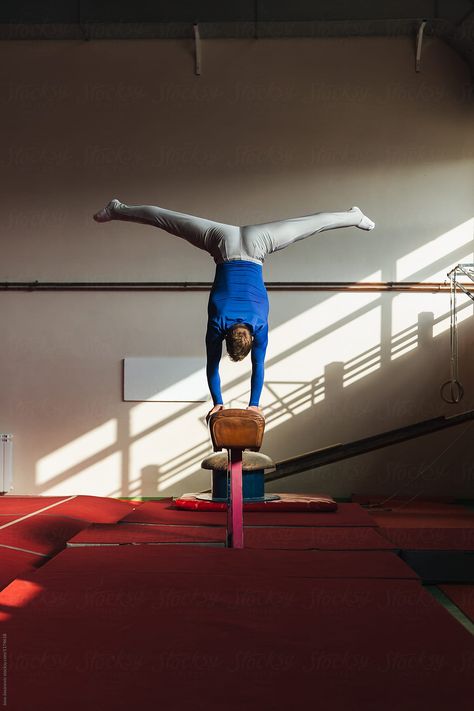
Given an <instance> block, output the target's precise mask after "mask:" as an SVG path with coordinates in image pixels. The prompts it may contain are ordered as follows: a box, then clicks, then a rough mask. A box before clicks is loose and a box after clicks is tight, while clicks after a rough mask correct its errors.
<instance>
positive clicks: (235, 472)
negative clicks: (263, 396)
mask: <svg viewBox="0 0 474 711" xmlns="http://www.w3.org/2000/svg"><path fill="white" fill-rule="evenodd" d="M209 430H210V433H211V439H212V446H213V448H214V451H215V452H218V451H220V450H221V449H227V451H228V462H229V464H228V473H229V475H230V497H229V504H228V506H227V547H228V548H243V547H244V521H243V496H242V452H243V451H244V449H250V450H252V451H253V452H258V450H259V449H260V447H261V446H262V440H263V433H264V431H265V419H264V417H263V416H262V415H260V414H259V413H258V412H256V411H255V410H238V409H230V410H221V411H220V412H216V413H215V414H214V415H212V416H211V418H210V419H209Z"/></svg>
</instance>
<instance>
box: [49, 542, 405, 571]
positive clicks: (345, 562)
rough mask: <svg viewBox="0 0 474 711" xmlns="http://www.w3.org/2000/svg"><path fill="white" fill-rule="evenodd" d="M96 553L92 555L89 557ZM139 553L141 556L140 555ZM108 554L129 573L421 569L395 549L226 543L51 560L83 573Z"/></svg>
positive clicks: (107, 566)
mask: <svg viewBox="0 0 474 711" xmlns="http://www.w3.org/2000/svg"><path fill="white" fill-rule="evenodd" d="M89 556H91V557H89ZM134 556H136V557H134ZM98 560H103V564H104V570H103V573H104V574H106V575H107V576H108V575H117V576H118V577H120V576H123V575H125V574H126V573H125V571H127V570H129V566H130V565H131V566H132V567H133V566H134V565H139V566H141V565H143V566H145V567H146V566H147V565H152V566H153V569H154V570H155V572H161V573H168V572H173V573H186V574H189V573H191V574H192V575H194V574H204V575H216V576H222V575H237V576H242V577H255V576H268V575H270V576H277V577H279V578H284V577H291V578H293V577H295V578H301V577H304V578H386V579H406V580H416V579H417V575H416V573H415V572H414V571H413V570H412V569H411V568H410V567H409V566H408V565H406V564H405V563H404V562H403V561H402V560H401V558H399V557H398V556H397V555H396V554H395V553H392V552H389V551H298V550H292V551H281V550H250V549H243V550H238V549H226V548H221V547H210V546H183V547H179V546H173V547H172V548H170V547H168V546H126V545H124V546H105V547H103V548H101V547H100V546H91V547H83V546H78V547H73V548H67V549H66V550H64V551H62V552H61V553H59V554H58V555H57V556H56V557H55V558H53V559H52V560H50V561H49V562H48V564H47V565H48V570H49V571H50V574H51V575H53V574H54V571H55V570H57V569H61V570H62V569H66V568H68V569H70V570H71V575H73V576H75V575H76V572H74V571H77V574H78V575H79V569H80V567H81V565H83V566H84V567H85V568H87V567H88V566H89V565H92V564H95V562H97V561H98Z"/></svg>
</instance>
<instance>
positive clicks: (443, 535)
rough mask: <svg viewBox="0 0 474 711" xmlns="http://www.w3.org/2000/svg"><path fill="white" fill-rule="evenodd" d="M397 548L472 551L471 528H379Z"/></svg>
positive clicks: (472, 532)
mask: <svg viewBox="0 0 474 711" xmlns="http://www.w3.org/2000/svg"><path fill="white" fill-rule="evenodd" d="M380 532H381V533H382V535H383V536H385V538H387V539H388V540H389V541H391V542H392V543H393V544H394V545H395V546H396V547H397V548H401V549H405V550H438V551H442V550H453V551H456V550H458V551H459V550H461V551H474V527H473V528H381V529H380Z"/></svg>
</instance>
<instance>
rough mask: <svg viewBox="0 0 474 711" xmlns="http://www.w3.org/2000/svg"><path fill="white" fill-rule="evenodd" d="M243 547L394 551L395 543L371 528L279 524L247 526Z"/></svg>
mask: <svg viewBox="0 0 474 711" xmlns="http://www.w3.org/2000/svg"><path fill="white" fill-rule="evenodd" d="M244 546H245V548H265V549H272V548H273V549H281V550H305V549H315V550H335V551H336V550H340V551H344V550H365V551H371V550H394V549H395V547H396V546H394V545H393V543H390V541H387V539H385V538H383V536H381V535H380V534H379V533H377V531H375V530H374V529H373V528H365V527H364V526H358V527H354V528H349V527H348V526H345V527H344V526H343V527H341V528H336V527H335V526H326V527H324V526H318V527H317V528H316V527H315V528H309V527H303V526H293V527H290V528H284V527H281V526H275V527H273V528H271V527H268V528H267V527H263V526H256V527H255V528H246V529H245V535H244Z"/></svg>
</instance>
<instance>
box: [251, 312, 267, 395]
mask: <svg viewBox="0 0 474 711" xmlns="http://www.w3.org/2000/svg"><path fill="white" fill-rule="evenodd" d="M267 344H268V324H265V326H264V327H263V328H261V329H260V330H259V331H257V333H256V334H255V336H254V339H253V345H252V380H251V391H250V402H249V405H256V406H257V407H258V403H259V402H260V395H261V394H262V388H263V375H264V369H265V368H264V365H265V353H266V351H267Z"/></svg>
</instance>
